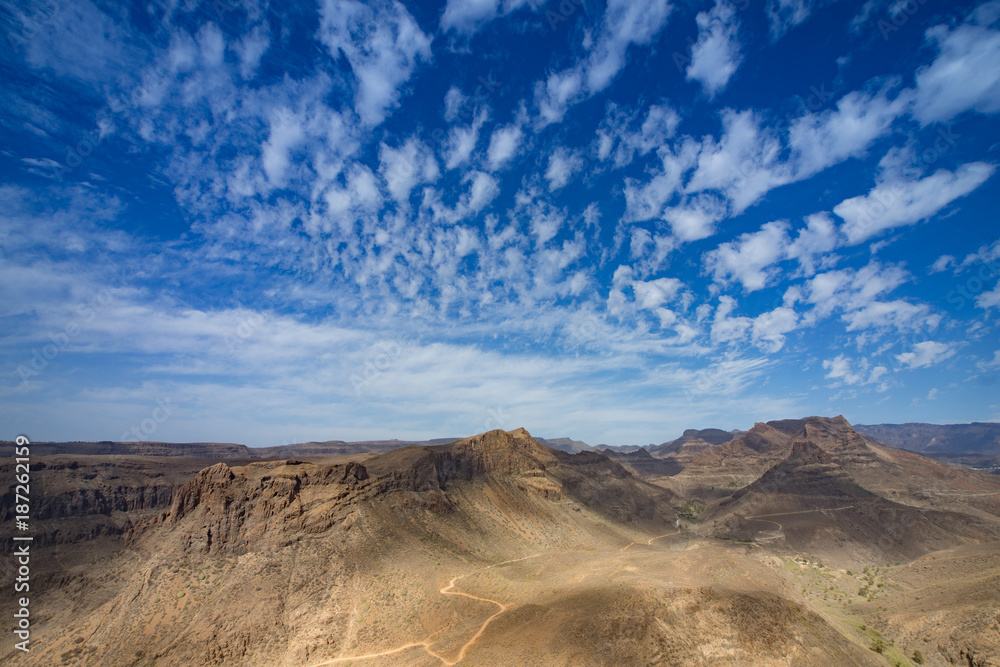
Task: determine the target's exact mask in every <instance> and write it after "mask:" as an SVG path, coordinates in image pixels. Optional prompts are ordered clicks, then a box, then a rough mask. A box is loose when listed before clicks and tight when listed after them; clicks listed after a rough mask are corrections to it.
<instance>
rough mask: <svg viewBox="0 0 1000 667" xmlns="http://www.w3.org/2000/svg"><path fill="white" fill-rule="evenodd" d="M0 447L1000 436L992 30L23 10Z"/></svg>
mask: <svg viewBox="0 0 1000 667" xmlns="http://www.w3.org/2000/svg"><path fill="white" fill-rule="evenodd" d="M0 20H2V21H3V30H4V34H5V35H6V37H7V39H6V43H5V45H4V49H3V50H2V55H0V68H2V75H3V80H4V86H3V87H2V89H0V107H2V112H0V122H2V127H3V136H4V140H3V145H2V154H0V169H2V174H3V181H2V186H0V220H2V222H0V253H2V254H0V257H2V260H0V293H2V299H0V308H2V322H3V327H2V330H0V357H2V362H3V365H2V367H3V376H2V377H3V380H2V382H0V395H2V401H0V420H2V421H3V423H5V424H6V428H7V430H8V431H9V433H10V434H11V435H13V434H15V433H26V434H28V435H29V436H31V437H32V438H34V439H36V440H43V439H80V440H104V439H139V438H141V439H150V440H172V441H188V440H216V441H226V442H242V443H246V444H250V445H273V444H284V443H289V442H299V441H303V440H324V439H334V438H339V439H365V438H384V437H400V438H421V437H436V436H451V435H455V436H458V435H467V434H471V433H476V432H481V431H485V430H488V429H491V428H498V427H502V428H505V429H510V428H515V427H517V426H524V427H526V428H528V429H529V430H530V431H531V432H532V433H534V434H536V435H542V436H547V437H557V436H564V435H570V436H573V437H576V438H580V439H583V440H586V441H588V442H591V443H592V444H596V443H607V444H616V445H622V444H646V443H658V442H662V441H664V440H667V439H670V438H673V437H676V436H677V435H678V434H679V433H680V431H681V430H682V429H684V428H688V427H710V426H715V427H722V428H727V429H728V428H748V427H749V426H750V425H752V424H753V422H755V421H763V420H767V419H774V418H784V417H798V416H805V415H810V414H821V415H833V414H844V415H845V416H846V417H847V418H848V419H849V420H851V421H853V422H856V423H873V422H874V423H878V422H903V421H930V422H966V421H990V420H992V421H1000V400H998V398H997V397H998V396H1000V393H998V390H997V389H998V380H1000V340H998V336H997V314H998V311H1000V287H998V277H1000V241H998V236H1000V235H998V224H997V211H998V210H1000V189H998V187H997V184H998V183H1000V176H998V175H997V173H996V171H997V164H998V162H1000V125H998V123H997V118H996V114H997V113H998V112H1000V2H998V1H997V0H994V1H993V2H987V3H980V4H976V3H952V2H949V3H942V2H927V1H921V0H912V1H911V2H901V1H898V0H868V1H867V2H864V3H858V2H846V1H836V0H767V1H766V2H756V1H750V0H743V1H742V2H735V3H730V2H674V3H671V2H667V1H666V0H645V1H644V2H641V3H640V2H626V1H623V0H609V1H608V2H602V1H599V0H563V1H562V2H555V1H552V2H543V1H542V0H447V1H442V2H421V3H416V2H409V3H400V2H383V1H373V2H368V3H360V2H356V1H354V0H320V1H319V2H308V3H297V4H294V5H293V3H273V4H270V5H269V4H267V3H266V2H264V3H255V2H239V1H238V0H215V2H204V3H199V2H184V1H181V2H169V3H163V2H158V1H156V0H154V1H153V2H147V3H138V2H136V3H131V4H127V5H126V4H124V3H116V2H107V3H95V2H92V1H91V0H73V1H72V2H69V1H67V0H47V1H46V2H42V3H23V2H21V3H15V4H13V5H11V4H7V3H4V11H3V12H2V13H0Z"/></svg>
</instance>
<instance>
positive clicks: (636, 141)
mask: <svg viewBox="0 0 1000 667" xmlns="http://www.w3.org/2000/svg"><path fill="white" fill-rule="evenodd" d="M637 117H638V113H636V114H631V115H630V114H627V113H625V112H624V111H622V109H621V108H620V107H619V106H618V105H617V104H615V103H614V102H611V103H609V104H608V110H607V113H606V114H605V116H604V120H603V121H602V122H601V127H600V128H599V129H598V131H597V136H598V146H597V158H598V159H599V160H601V161H604V160H607V159H612V160H613V162H614V165H615V167H616V168H621V167H624V166H627V165H628V164H631V162H632V160H633V159H634V157H635V155H636V153H638V154H639V155H647V154H649V153H650V152H651V151H654V150H659V149H661V148H665V147H666V142H667V139H669V138H670V137H672V136H674V133H675V132H676V131H677V126H678V125H679V124H680V121H681V117H680V116H679V115H678V114H677V112H676V111H674V110H673V109H672V108H671V107H669V106H667V105H666V104H653V105H650V107H649V110H648V111H647V112H646V117H645V119H643V122H642V124H641V125H640V126H639V127H638V128H637V129H635V130H634V131H633V130H631V129H630V128H629V125H630V124H633V123H634V121H635V120H636V119H637Z"/></svg>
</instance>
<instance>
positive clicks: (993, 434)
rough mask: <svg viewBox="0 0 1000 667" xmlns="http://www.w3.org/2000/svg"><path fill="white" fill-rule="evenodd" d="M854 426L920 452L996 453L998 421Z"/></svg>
mask: <svg viewBox="0 0 1000 667" xmlns="http://www.w3.org/2000/svg"><path fill="white" fill-rule="evenodd" d="M854 429H855V430H857V431H860V432H861V433H865V434H867V435H870V436H871V437H873V438H875V439H876V440H880V441H882V442H884V443H886V444H889V445H892V446H893V447H899V448H900V449H908V450H910V451H911V452H920V453H921V454H928V455H931V454H983V455H990V456H1000V424H996V423H989V422H973V423H971V424H920V423H910V424H871V425H865V424H857V425H855V426H854Z"/></svg>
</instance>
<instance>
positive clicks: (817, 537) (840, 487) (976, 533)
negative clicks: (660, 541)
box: [710, 440, 1000, 562]
mask: <svg viewBox="0 0 1000 667" xmlns="http://www.w3.org/2000/svg"><path fill="white" fill-rule="evenodd" d="M710 518H711V520H712V521H713V525H714V526H715V528H716V529H717V530H722V531H723V532H727V531H728V532H729V533H731V534H734V535H738V536H739V537H741V538H743V539H752V538H757V537H759V536H761V535H763V536H764V539H767V540H774V539H779V540H782V542H783V543H784V544H786V545H787V546H788V547H791V548H792V549H795V550H799V551H806V552H808V553H812V554H821V555H823V557H824V558H827V559H833V560H836V561H838V562H868V561H872V560H875V561H876V562H878V561H881V562H894V561H897V560H900V559H906V560H909V559H912V558H917V557H920V556H922V555H924V554H926V553H929V552H931V551H934V550H938V549H944V548H947V547H949V546H953V545H954V544H956V543H962V542H965V543H973V542H978V541H979V540H982V539H990V540H995V539H997V537H998V536H1000V521H998V520H996V517H993V519H992V520H990V519H989V518H982V519H980V518H976V517H974V516H971V515H970V514H968V513H957V512H948V511H939V510H935V509H926V508H915V507H910V506H908V505H903V504H900V503H896V502H892V501H890V500H887V499H885V498H883V497H881V496H879V495H877V494H875V493H872V492H871V491H869V490H867V489H865V488H863V487H862V486H860V485H859V484H858V483H857V482H856V481H855V479H854V477H853V476H852V475H851V474H850V473H849V472H848V471H847V470H845V469H844V468H843V467H841V466H840V465H838V464H837V463H836V462H835V460H834V457H833V456H832V455H831V454H829V453H828V452H827V451H826V450H824V449H823V448H822V447H820V446H819V445H817V444H816V443H815V442H811V441H808V440H800V441H798V442H796V443H795V444H794V445H793V446H792V451H791V453H790V454H789V456H788V457H787V458H785V459H784V460H782V461H781V462H780V463H778V464H777V465H775V466H773V467H772V468H770V469H769V470H767V472H765V473H764V474H763V475H762V476H761V477H760V478H759V479H757V480H756V481H754V482H753V483H751V484H750V485H748V486H746V487H744V488H742V489H740V490H739V491H737V492H736V493H734V494H732V496H730V497H729V498H727V499H724V500H723V501H722V502H721V503H720V504H719V505H718V506H717V507H715V508H714V509H713V511H712V512H711V514H710ZM775 527H777V530H775Z"/></svg>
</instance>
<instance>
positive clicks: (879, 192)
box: [833, 162, 996, 244]
mask: <svg viewBox="0 0 1000 667" xmlns="http://www.w3.org/2000/svg"><path fill="white" fill-rule="evenodd" d="M995 170H996V168H995V167H994V166H993V165H991V164H986V163H985V162H972V163H969V164H964V165H962V166H960V167H959V168H958V169H957V170H955V171H954V172H949V171H945V170H943V169H942V170H939V171H937V172H935V173H934V174H932V175H930V176H927V177H926V178H922V179H920V180H916V181H913V180H893V181H889V182H885V183H880V184H879V185H877V186H876V187H875V188H873V189H872V191H871V192H869V193H868V194H867V195H861V196H858V197H852V198H850V199H846V200H844V201H842V202H841V203H839V204H837V205H836V206H834V207H833V212H834V213H836V214H837V215H838V216H840V217H841V218H843V219H844V225H843V227H842V228H841V229H842V231H843V232H844V234H845V235H846V236H847V240H848V243H851V244H855V243H861V242H862V241H865V240H867V239H869V238H871V237H873V236H876V235H878V234H879V233H881V232H882V231H884V230H886V229H893V228H895V227H901V226H903V225H911V224H913V223H915V222H918V221H920V220H926V219H927V218H930V217H932V216H933V215H935V214H936V213H937V212H938V211H940V210H941V209H942V208H944V207H945V206H947V205H948V204H950V203H951V202H953V201H955V200H956V199H958V198H960V197H964V196H965V195H967V194H969V193H970V192H972V191H973V190H975V189H976V188H978V187H979V186H980V185H982V184H983V183H985V182H986V180H987V179H989V178H990V176H992V175H993V172H994V171H995Z"/></svg>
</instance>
